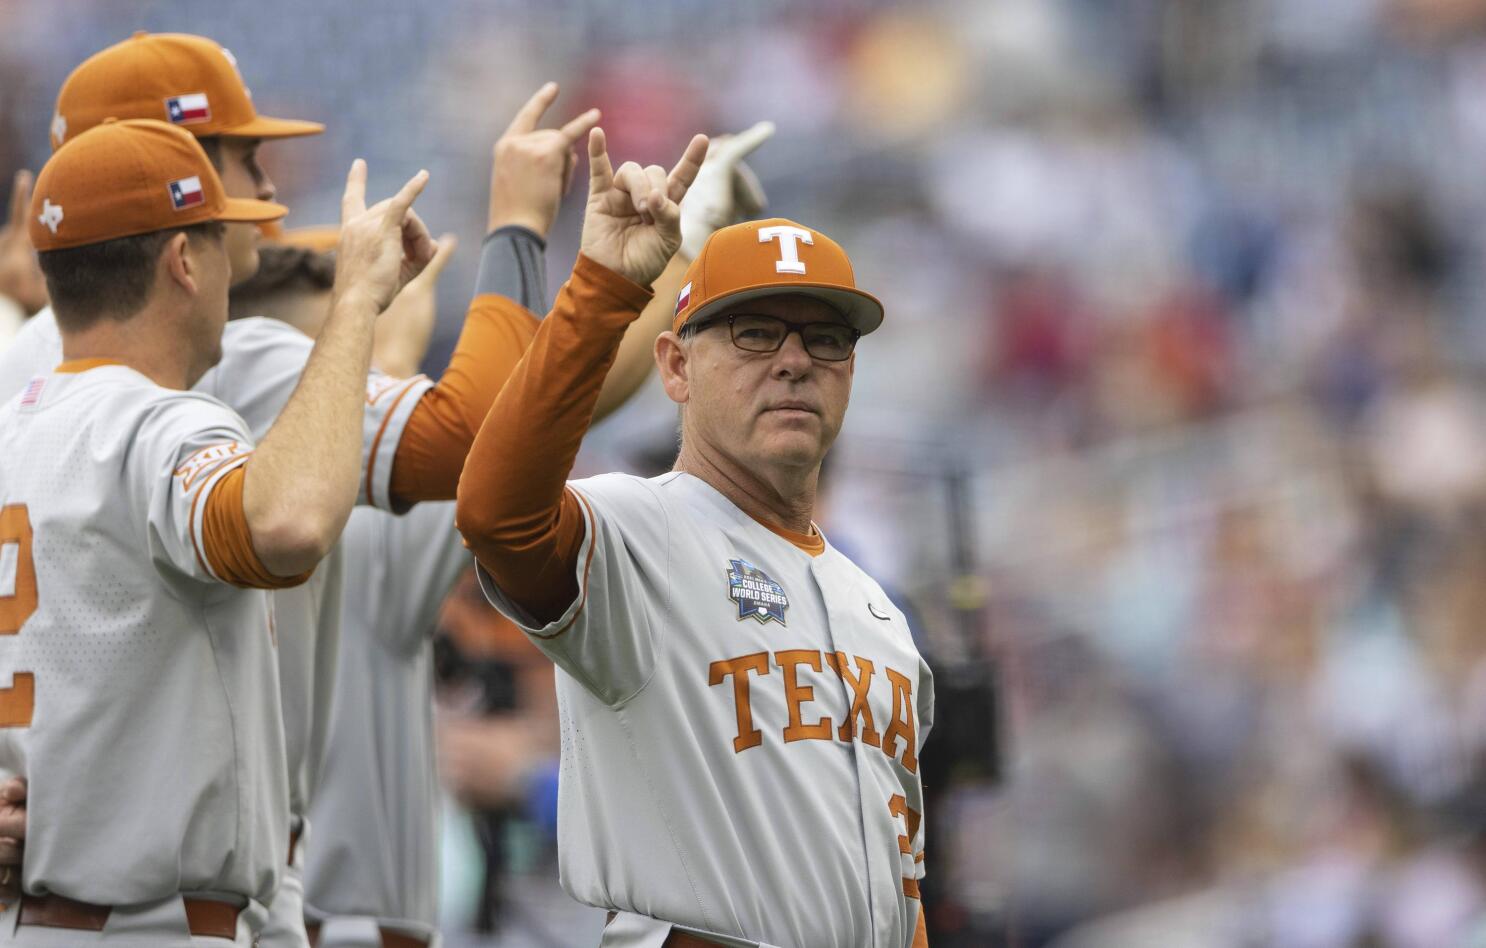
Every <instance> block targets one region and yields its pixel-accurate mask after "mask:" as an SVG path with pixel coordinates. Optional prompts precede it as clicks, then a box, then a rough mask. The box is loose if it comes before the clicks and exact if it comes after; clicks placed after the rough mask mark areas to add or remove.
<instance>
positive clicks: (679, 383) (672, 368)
mask: <svg viewBox="0 0 1486 948" xmlns="http://www.w3.org/2000/svg"><path fill="white" fill-rule="evenodd" d="M690 358H691V354H690V353H689V352H687V351H686V343H684V342H682V340H681V337H680V336H678V335H676V334H675V333H674V332H670V331H667V332H663V333H661V334H660V335H659V336H656V337H655V365H656V368H657V369H658V370H659V371H660V382H661V385H663V386H664V387H665V390H666V396H667V397H669V398H670V399H671V401H673V402H675V403H676V404H678V405H684V404H686V402H687V400H688V399H690V398H691V365H690V364H689V362H690Z"/></svg>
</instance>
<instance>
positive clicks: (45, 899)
mask: <svg viewBox="0 0 1486 948" xmlns="http://www.w3.org/2000/svg"><path fill="white" fill-rule="evenodd" d="M426 181H427V174H426V173H423V172H420V173H419V174H418V175H417V176H415V177H414V178H413V180H411V181H409V182H408V184H407V185H405V186H404V187H403V189H402V190H401V191H400V192H399V193H398V194H397V195H396V196H394V197H393V198H391V199H389V200H387V201H383V202H381V203H379V204H377V205H375V206H374V207H372V208H370V209H368V208H367V207H366V203H365V182H366V167H365V165H364V164H363V163H361V162H357V163H356V164H354V165H353V167H352V171H351V174H350V176H349V178H348V180H347V185H346V193H345V197H344V200H343V222H342V231H341V243H340V248H339V253H338V259H339V271H338V280H337V292H336V301H335V304H334V310H333V312H332V313H331V315H330V317H329V320H328V321H327V324H326V328H325V331H324V332H323V333H322V334H321V337H320V340H319V342H318V343H317V344H316V346H315V348H314V351H313V354H312V355H311V357H310V359H309V362H308V364H307V365H306V367H305V370H304V372H303V377H302V379H301V383H300V385H299V387H298V388H297V390H296V391H295V393H294V395H293V397H292V398H291V399H290V400H289V402H288V404H287V405H286V406H285V408H284V410H283V412H282V416H281V417H280V419H279V420H278V421H277V422H276V423H275V424H274V425H273V426H272V427H271V428H270V430H268V431H267V432H266V434H265V435H264V436H263V437H262V438H261V439H255V438H254V436H253V435H252V434H251V433H250V432H249V430H248V428H247V426H246V425H245V424H244V423H243V421H242V419H240V418H239V417H238V416H237V415H235V414H234V413H233V412H232V411H231V410H230V409H229V408H227V407H226V406H225V405H223V404H222V403H220V402H218V401H216V400H215V399H212V398H210V397H208V396H205V395H202V394H199V393H196V392H191V391H188V389H189V388H190V387H191V386H192V385H193V384H194V383H196V382H197V381H198V380H199V379H200V378H201V377H202V375H203V374H205V372H206V371H207V370H208V369H209V368H210V367H211V366H212V365H213V364H214V363H215V362H216V361H217V360H218V359H219V358H220V357H221V337H222V330H223V326H224V325H225V323H226V319H227V288H228V284H229V281H230V277H231V267H230V261H229V253H230V250H229V244H228V241H227V239H226V237H225V225H224V224H223V223H222V222H246V223H252V222H261V221H267V220H273V219H277V218H279V217H281V216H283V214H284V211H285V209H284V208H283V207H282V206H280V205H277V204H272V203H268V202H264V201H258V200H253V199H240V198H231V197H229V196H228V195H227V194H226V193H225V189H224V187H223V185H222V182H221V180H220V179H219V178H218V177H217V174H216V171H215V170H214V169H213V167H212V166H211V164H210V162H209V160H208V158H207V156H206V153H205V151H204V150H203V149H202V148H201V146H200V145H199V144H198V143H197V142H196V140H195V139H194V138H193V137H192V136H191V135H189V134H187V133H186V132H185V131H183V130H182V129H179V128H176V127H173V126H171V125H169V124H166V123H164V122H159V121H153V120H126V121H118V122H111V123H106V124H104V125H102V126H100V127H97V128H95V129H92V130H90V131H88V132H86V133H83V134H81V135H79V136H78V137H76V138H75V139H73V140H72V141H71V142H69V144H68V145H66V146H65V147H63V148H62V149H60V150H59V151H58V152H57V153H56V154H55V155H54V156H53V157H52V159H51V160H50V161H49V162H47V165H46V166H45V167H44V168H43V169H42V172H41V175H40V177H39V179H38V181H37V185H36V194H35V196H34V198H33V201H32V206H31V217H32V223H31V225H30V229H31V239H32V242H33V244H34V245H35V246H36V248H37V250H38V251H39V261H40V265H41V268H42V271H43V272H44V273H45V275H46V280H47V288H48V292H49V296H50V298H51V300H52V301H53V305H54V314H55V321H56V324H57V325H58V326H59V327H60V330H61V333H62V341H63V356H64V361H63V362H62V363H61V364H60V365H58V366H56V367H55V368H54V369H53V370H52V371H49V372H47V373H45V374H42V375H38V376H37V377H35V378H34V379H33V380H32V381H31V382H29V383H27V385H26V386H25V388H24V390H23V391H22V392H21V393H20V394H19V395H18V396H16V397H14V398H13V399H11V400H10V401H9V402H8V403H7V404H6V405H5V406H4V407H3V408H0V549H3V550H4V554H3V555H0V632H3V633H4V636H3V637H0V667H3V668H4V669H5V670H6V672H7V674H6V675H5V678H6V679H7V680H8V682H9V684H8V687H6V688H4V689H3V690H0V775H3V776H6V777H9V776H11V775H16V774H20V775H24V776H25V777H26V778H27V779H28V781H29V784H30V788H31V790H32V791H33V792H32V795H31V801H30V814H29V821H30V825H29V827H28V833H27V846H26V854H25V865H24V878H23V886H24V890H25V894H24V895H23V896H22V897H21V898H20V900H19V903H18V905H17V906H16V907H14V908H12V909H10V910H9V911H7V912H6V913H5V914H4V915H3V916H0V942H9V943H13V944H20V945H36V946H61V945H67V946H75V945H88V944H118V945H138V946H145V945H149V946H185V945H209V944H214V943H215V944H221V942H222V940H230V941H232V942H233V943H235V944H239V945H244V946H246V945H251V944H254V943H255V940H256V935H257V931H258V930H259V929H260V928H261V927H262V925H263V924H264V922H265V920H266V918H267V913H268V909H267V906H268V903H269V902H270V900H272V899H273V897H274V896H275V893H276V890H277V889H278V883H279V878H280V876H281V875H282V873H283V871H284V866H285V863H286V857H287V853H286V847H287V843H288V839H287V835H286V834H285V832H284V828H285V826H287V824H288V819H289V809H288V805H289V799H288V779H287V778H288V775H287V771H286V760H285V755H284V730H283V721H282V716H281V712H280V704H279V689H278V681H277V674H278V664H277V660H276V656H275V649H276V645H277V641H278V640H277V635H278V634H279V633H280V632H281V631H282V630H278V629H276V624H275V621H274V619H275V617H274V611H273V608H272V605H271V600H270V598H269V597H268V594H267V593H266V592H265V590H269V589H276V588H282V587H286V586H292V585H295V584H298V583H302V582H304V581H305V580H306V579H307V578H308V576H309V574H310V571H312V570H313V569H314V567H315V566H316V564H317V563H318V562H319V561H320V559H321V558H322V557H323V556H324V555H325V554H326V552H327V551H328V550H329V549H330V548H331V546H332V545H333V543H334V542H335V540H336V538H337V537H338V536H339V534H340V531H341V528H342V527H343V525H344V524H345V520H346V518H347V516H348V515H349V514H350V511H351V508H352V506H353V504H354V502H355V498H356V493H357V483H358V481H359V480H360V476H359V469H360V466H361V464H360V454H361V445H360V438H359V437H358V436H357V421H358V419H359V417H360V415H361V413H362V403H363V402H364V400H365V388H364V384H363V382H362V379H363V378H364V377H365V374H366V369H367V366H368V363H369V360H370V354H371V332H372V324H373V321H374V320H375V319H376V317H377V315H378V314H379V313H380V312H381V311H382V310H383V309H385V308H386V306H387V304H388V303H389V302H390V301H391V300H392V298H393V297H394V296H395V295H396V293H397V292H398V290H399V289H400V288H401V287H402V285H403V284H404V283H405V282H406V281H407V280H408V279H410V278H411V277H412V276H414V275H416V274H417V272H418V271H419V270H420V269H421V268H422V267H423V266H424V265H425V264H426V263H427V261H428V260H429V259H430V258H431V256H432V251H433V241H432V240H431V239H430V238H429V236H428V233H427V231H426V230H425V229H424V228H423V226H422V223H421V222H420V221H419V220H418V218H417V216H416V215H415V214H414V213H413V212H412V203H413V200H414V199H415V198H416V197H417V195H418V193H419V192H420V191H421V190H422V188H423V186H424V183H425V182H426ZM255 445H256V446H255Z"/></svg>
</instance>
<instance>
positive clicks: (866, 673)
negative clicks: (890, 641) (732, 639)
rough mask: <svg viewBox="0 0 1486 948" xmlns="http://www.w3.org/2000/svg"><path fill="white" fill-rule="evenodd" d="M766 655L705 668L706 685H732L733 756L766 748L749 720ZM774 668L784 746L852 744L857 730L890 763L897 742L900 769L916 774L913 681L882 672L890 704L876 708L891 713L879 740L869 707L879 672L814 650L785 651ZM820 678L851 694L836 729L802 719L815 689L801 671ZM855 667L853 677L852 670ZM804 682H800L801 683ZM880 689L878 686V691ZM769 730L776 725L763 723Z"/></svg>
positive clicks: (855, 659) (863, 662) (861, 661)
mask: <svg viewBox="0 0 1486 948" xmlns="http://www.w3.org/2000/svg"><path fill="white" fill-rule="evenodd" d="M769 657H770V656H769V653H768V652H753V653H751V654H748V655H740V656H738V657H737V658H729V659H724V660H722V661H717V662H713V663H712V664H711V665H709V666H708V668H707V684H708V685H710V686H714V687H715V686H717V685H720V684H723V683H724V682H726V681H727V680H728V679H729V678H731V679H732V685H733V688H732V692H733V710H734V712H735V713H736V714H737V719H738V734H737V736H736V737H734V738H733V751H734V752H735V753H739V754H741V753H743V752H744V751H746V750H748V749H749V748H753V747H758V746H760V745H761V744H763V742H764V733H763V731H762V730H761V729H760V728H759V727H758V726H757V724H756V723H755V722H754V719H753V688H754V687H755V686H759V687H762V682H761V679H763V678H764V677H765V676H767V675H768V674H769V671H770V662H769ZM773 659H774V661H773V664H774V665H777V666H778V667H779V671H780V675H779V682H780V683H779V687H780V688H781V689H782V690H783V692H784V704H785V707H786V708H787V709H788V716H789V719H788V720H787V721H782V722H779V725H780V733H781V735H782V736H783V739H784V743H786V744H789V743H793V742H795V741H829V740H832V739H834V740H837V741H840V742H842V743H848V744H849V743H851V742H852V740H853V739H854V738H855V737H856V736H857V733H858V731H857V726H858V724H860V726H861V730H860V734H861V740H862V743H863V744H865V745H867V746H869V747H880V748H881V749H882V752H883V753H884V754H886V755H887V756H888V757H890V758H892V759H894V760H896V759H898V742H899V740H901V741H902V742H903V745H904V746H903V752H902V764H903V768H904V769H905V770H907V771H908V772H909V773H917V772H918V723H917V721H916V720H915V717H914V704H913V680H912V679H911V678H909V677H908V676H907V675H904V674H902V673H901V672H898V671H896V670H895V669H892V668H887V667H883V668H882V672H883V678H885V679H886V682H885V687H886V688H887V689H890V699H889V700H888V701H885V702H883V703H882V705H879V707H881V706H883V705H886V706H887V707H889V708H890V709H891V710H890V713H889V715H888V726H887V730H886V731H885V732H884V733H882V734H881V735H879V734H878V732H877V724H876V721H875V720H874V718H873V715H872V705H871V703H870V702H869V701H868V698H869V697H870V695H871V691H872V683H873V681H882V679H879V678H877V666H876V664H875V663H874V662H872V661H871V660H870V659H866V658H863V657H861V656H860V655H854V656H848V655H847V654H846V653H845V652H820V651H817V650H815V649H786V650H784V651H778V652H775V653H774V654H773ZM802 665H803V666H805V667H806V668H808V669H809V670H810V672H816V673H820V672H823V671H824V670H825V669H826V668H829V669H830V670H831V671H832V672H835V674H836V675H837V676H838V677H839V678H840V679H841V681H842V682H844V683H845V684H846V686H847V688H848V689H849V690H850V691H851V695H852V698H851V711H850V712H849V713H848V715H847V718H846V720H845V721H843V722H842V723H841V726H840V727H839V728H835V727H833V724H834V722H833V721H832V720H831V719H830V718H829V717H826V716H821V717H819V718H817V719H816V720H813V721H807V720H806V719H805V714H806V710H807V709H806V708H805V705H807V704H809V703H811V702H813V701H814V700H815V689H816V688H817V687H819V683H815V684H811V683H808V678H809V674H808V673H807V672H804V671H803V670H802V669H801V666H802ZM853 665H855V666H856V669H855V671H853V670H852V666H853ZM802 679H803V680H802ZM880 687H881V686H880ZM767 723H769V724H773V723H774V722H767Z"/></svg>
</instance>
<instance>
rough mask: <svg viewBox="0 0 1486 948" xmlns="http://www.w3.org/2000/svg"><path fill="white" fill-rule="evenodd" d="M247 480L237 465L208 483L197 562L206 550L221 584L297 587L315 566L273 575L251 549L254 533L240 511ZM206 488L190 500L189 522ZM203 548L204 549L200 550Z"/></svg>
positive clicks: (193, 519) (193, 539)
mask: <svg viewBox="0 0 1486 948" xmlns="http://www.w3.org/2000/svg"><path fill="white" fill-rule="evenodd" d="M246 479H247V465H246V464H243V465H239V466H238V467H235V468H233V469H232V470H230V471H228V472H227V473H226V474H224V475H223V476H222V478H221V479H220V480H218V481H217V482H216V483H215V484H213V485H211V490H210V495H209V496H208V497H207V498H206V508H205V509H204V510H203V511H202V513H201V545H200V546H197V547H196V559H197V561H198V562H200V561H201V559H202V554H203V552H204V553H205V557H206V561H207V562H208V563H210V564H211V573H212V575H214V576H216V577H217V578H218V579H220V580H221V581H222V582H224V583H228V584H230V585H233V586H241V587H243V588H246V589H287V588H289V587H290V586H298V585H299V584H300V583H303V582H304V581H305V580H307V579H309V578H310V576H311V574H313V573H314V569H313V568H311V569H308V570H306V571H305V572H303V573H300V574H299V575H298V576H275V575H274V574H272V573H270V572H269V571H268V567H266V566H264V565H263V561H262V560H260V559H259V558H258V551H257V550H255V549H254V548H253V532H252V530H251V529H249V527H248V517H247V514H246V513H245V512H244V511H243V483H244V481H245V480H246ZM204 493H207V489H206V488H202V489H201V490H199V491H197V492H196V497H195V498H194V499H193V500H192V501H191V522H192V523H193V524H194V523H195V522H196V505H197V503H199V502H200V501H201V495H202V494H204ZM191 542H192V544H193V545H194V544H195V543H196V531H195V530H194V529H193V530H192V531H191ZM203 547H204V548H205V549H204V551H203Z"/></svg>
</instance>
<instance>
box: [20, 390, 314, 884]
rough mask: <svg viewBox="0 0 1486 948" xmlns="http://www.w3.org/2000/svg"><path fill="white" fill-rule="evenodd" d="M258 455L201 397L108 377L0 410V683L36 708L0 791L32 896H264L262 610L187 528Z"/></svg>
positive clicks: (280, 823) (278, 828)
mask: <svg viewBox="0 0 1486 948" xmlns="http://www.w3.org/2000/svg"><path fill="white" fill-rule="evenodd" d="M251 447H252V439H251V436H250V435H249V433H248V431H247V428H246V426H245V425H244V424H243V422H242V420H241V419H239V418H238V417H237V416H236V415H235V414H234V413H233V412H232V411H231V410H229V409H228V408H227V407H226V406H224V405H222V404H221V403H219V402H217V401H216V400H215V399H212V398H210V397H207V396H205V395H201V394H197V393H191V392H178V391H171V390H167V389H163V388H160V387H159V386H156V385H155V384H154V383H152V382H151V381H150V380H149V379H147V378H146V377H145V376H143V375H141V374H139V373H138V372H135V371H134V370H132V369H128V368H125V367H123V366H119V365H104V366H100V367H95V368H90V369H88V370H87V371H84V372H79V373H53V374H47V375H43V376H40V377H38V378H37V379H36V380H34V381H33V382H31V383H29V384H28V385H27V386H26V388H25V390H24V392H23V393H22V394H21V395H19V396H17V397H15V398H13V399H11V400H10V401H9V403H8V404H7V405H6V406H5V407H4V408H0V508H3V511H4V512H3V513H0V520H3V521H4V527H3V529H0V632H5V633H12V634H4V635H0V669H3V670H0V685H4V686H9V688H11V689H23V688H24V689H25V690H28V691H29V692H30V697H31V700H32V704H31V706H30V713H29V723H26V722H23V721H20V720H18V718H17V717H16V716H14V715H12V716H11V717H10V718H9V720H7V722H6V723H7V724H8V725H9V726H7V727H4V728H0V776H9V775H11V774H22V775H24V776H26V777H27V778H28V779H29V781H30V803H29V806H30V814H29V820H28V827H27V839H26V859H25V864H24V885H25V888H26V890H27V891H29V892H32V893H45V892H53V893H58V894H61V895H64V896H67V897H70V898H74V899H81V900H84V901H87V902H93V903H100V904H105V905H126V904H136V903H141V902H147V901H153V900H158V899H162V898H167V897H171V896H174V895H175V894H176V893H178V892H196V893H231V894H236V895H239V896H246V897H250V898H253V899H255V900H257V901H259V902H261V903H267V902H268V901H269V900H270V898H271V897H272V895H273V893H274V890H275V889H276V888H277V886H278V882H279V877H280V873H281V871H282V867H283V865H284V861H285V847H286V844H287V840H286V838H285V833H284V826H285V823H286V821H287V820H288V818H289V813H288V785H287V778H286V773H285V762H284V738H283V722H282V720H281V718H280V712H279V692H278V667H277V659H276V655H275V648H274V639H273V635H274V631H273V624H272V614H271V600H270V598H269V596H268V594H267V593H265V592H263V591H260V590H249V589H239V588H235V587H232V586H228V585H226V584H224V583H222V582H220V581H218V578H217V577H215V576H214V575H213V574H212V572H211V567H210V556H209V554H208V553H207V551H206V550H205V549H204V537H203V530H202V519H203V517H204V514H205V507H206V498H207V497H208V496H209V495H210V492H211V491H212V490H213V489H214V488H215V486H216V484H217V483H219V481H220V479H221V478H222V477H223V476H224V475H226V474H227V473H228V472H230V471H231V470H233V469H235V468H237V467H239V466H240V465H241V464H243V463H245V462H246V460H247V458H248V457H249V453H250V451H251ZM28 589H30V590H33V591H34V599H33V600H32V602H31V603H30V604H29V605H28V603H27V602H25V597H26V591H27V590H28ZM30 606H34V609H32V608H30ZM17 620H19V622H17ZM17 624H18V628H8V627H6V626H7V625H17ZM5 697H6V698H7V699H9V700H3V701H0V705H6V706H7V707H8V708H9V710H11V711H15V710H16V707H17V705H16V701H15V700H14V699H15V697H16V694H15V691H14V690H12V691H11V692H10V693H9V694H8V695H6V696H5Z"/></svg>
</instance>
